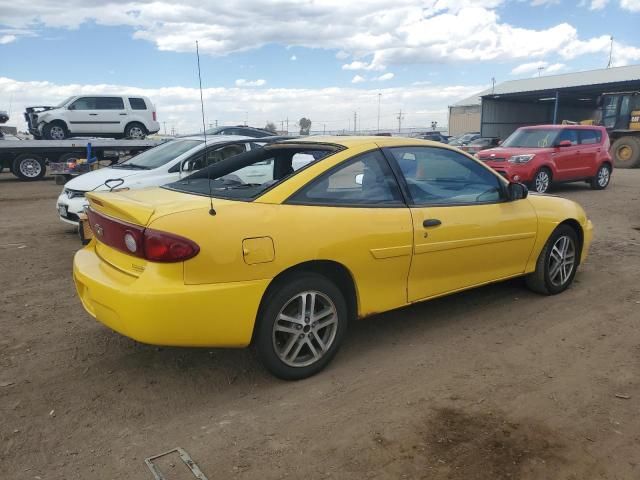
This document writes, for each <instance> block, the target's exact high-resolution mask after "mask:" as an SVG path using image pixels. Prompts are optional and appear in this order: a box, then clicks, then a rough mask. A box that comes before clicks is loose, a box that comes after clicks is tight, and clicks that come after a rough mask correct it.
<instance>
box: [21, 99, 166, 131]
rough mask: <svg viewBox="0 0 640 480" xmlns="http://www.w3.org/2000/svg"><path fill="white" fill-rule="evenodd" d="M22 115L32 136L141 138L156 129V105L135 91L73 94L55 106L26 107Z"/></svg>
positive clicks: (157, 125) (158, 127)
mask: <svg viewBox="0 0 640 480" xmlns="http://www.w3.org/2000/svg"><path fill="white" fill-rule="evenodd" d="M24 117H25V120H26V121H27V125H28V127H29V132H30V133H31V134H32V135H33V136H34V138H36V139H40V138H45V139H48V140H64V139H65V138H68V137H82V136H85V137H86V136H94V137H113V138H120V137H124V138H144V137H145V136H147V135H148V134H151V133H156V132H158V131H159V130H160V124H159V123H158V121H157V118H156V117H157V116H156V108H155V107H154V106H153V104H152V103H151V101H150V100H149V99H148V98H147V97H142V96H137V95H75V96H73V97H69V98H67V99H66V100H65V101H63V102H62V103H60V104H59V105H57V106H55V107H48V106H36V107H27V109H26V112H25V114H24Z"/></svg>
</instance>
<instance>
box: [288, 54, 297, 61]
mask: <svg viewBox="0 0 640 480" xmlns="http://www.w3.org/2000/svg"><path fill="white" fill-rule="evenodd" d="M289 60H291V61H292V62H295V61H296V60H298V57H296V56H295V55H291V57H289Z"/></svg>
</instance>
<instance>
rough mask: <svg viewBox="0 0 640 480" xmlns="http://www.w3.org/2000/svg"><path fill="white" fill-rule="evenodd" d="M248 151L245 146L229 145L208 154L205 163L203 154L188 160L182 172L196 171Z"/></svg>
mask: <svg viewBox="0 0 640 480" xmlns="http://www.w3.org/2000/svg"><path fill="white" fill-rule="evenodd" d="M246 150H247V148H246V146H245V144H243V143H241V144H237V145H227V146H225V147H222V148H218V149H212V150H209V151H208V152H207V160H206V162H205V160H204V155H203V154H202V153H200V154H198V155H195V156H193V157H191V158H189V159H188V160H185V162H184V164H183V166H182V170H183V171H191V172H192V171H195V170H200V169H201V168H204V167H205V166H207V165H211V164H212V163H217V162H220V161H222V160H224V159H226V158H229V157H233V156H235V155H239V154H241V153H244V152H245V151H246Z"/></svg>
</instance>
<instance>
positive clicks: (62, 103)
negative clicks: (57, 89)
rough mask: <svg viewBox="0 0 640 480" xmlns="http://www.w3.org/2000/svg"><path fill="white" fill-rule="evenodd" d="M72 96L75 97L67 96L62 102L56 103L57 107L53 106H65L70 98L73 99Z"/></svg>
mask: <svg viewBox="0 0 640 480" xmlns="http://www.w3.org/2000/svg"><path fill="white" fill-rule="evenodd" d="M72 98H74V97H67V98H65V99H64V100H63V101H62V102H60V103H59V104H58V105H56V106H55V107H53V108H62V107H64V106H65V105H66V103H67V102H68V101H69V100H71V99H72Z"/></svg>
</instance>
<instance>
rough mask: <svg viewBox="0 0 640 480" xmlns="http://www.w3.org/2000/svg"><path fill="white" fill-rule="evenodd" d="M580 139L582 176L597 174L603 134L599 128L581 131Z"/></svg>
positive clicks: (587, 176)
mask: <svg viewBox="0 0 640 480" xmlns="http://www.w3.org/2000/svg"><path fill="white" fill-rule="evenodd" d="M579 139H580V176H581V177H582V178H589V177H593V176H595V175H596V172H597V170H598V159H599V158H600V153H601V152H602V134H601V133H600V131H598V130H594V129H583V130H580V131H579Z"/></svg>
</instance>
